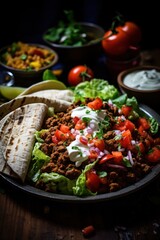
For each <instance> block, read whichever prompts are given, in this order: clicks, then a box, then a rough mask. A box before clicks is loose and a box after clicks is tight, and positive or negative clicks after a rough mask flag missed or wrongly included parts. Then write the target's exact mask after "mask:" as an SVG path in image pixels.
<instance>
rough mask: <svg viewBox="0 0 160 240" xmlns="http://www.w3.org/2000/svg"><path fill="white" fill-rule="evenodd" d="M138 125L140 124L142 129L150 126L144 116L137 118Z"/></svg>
mask: <svg viewBox="0 0 160 240" xmlns="http://www.w3.org/2000/svg"><path fill="white" fill-rule="evenodd" d="M138 125H139V126H142V127H143V129H144V130H148V129H149V128H150V123H149V121H148V120H147V119H146V118H143V117H140V118H139V119H138Z"/></svg>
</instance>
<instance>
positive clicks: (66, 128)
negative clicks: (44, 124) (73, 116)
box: [60, 124, 70, 133]
mask: <svg viewBox="0 0 160 240" xmlns="http://www.w3.org/2000/svg"><path fill="white" fill-rule="evenodd" d="M60 131H61V132H63V133H69V132H70V128H69V127H68V126H66V125H65V124H61V126H60Z"/></svg>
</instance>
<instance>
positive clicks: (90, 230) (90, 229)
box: [82, 225, 95, 237]
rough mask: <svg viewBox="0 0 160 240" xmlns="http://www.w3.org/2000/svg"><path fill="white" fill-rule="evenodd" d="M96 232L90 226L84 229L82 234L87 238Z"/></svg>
mask: <svg viewBox="0 0 160 240" xmlns="http://www.w3.org/2000/svg"><path fill="white" fill-rule="evenodd" d="M94 232H95V229H94V227H93V226H92V225H89V226H87V227H85V228H83V229H82V233H83V235H84V236H85V237H89V236H90V235H92V234H93V233H94Z"/></svg>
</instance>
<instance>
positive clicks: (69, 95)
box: [23, 89, 73, 102]
mask: <svg viewBox="0 0 160 240" xmlns="http://www.w3.org/2000/svg"><path fill="white" fill-rule="evenodd" d="M23 96H36V97H43V98H47V99H50V100H54V99H60V100H64V101H67V102H72V101H73V91H71V90H69V89H65V90H58V89H45V90H41V91H36V92H34V93H30V94H27V95H23Z"/></svg>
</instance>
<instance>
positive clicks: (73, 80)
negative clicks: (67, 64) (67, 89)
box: [68, 65, 94, 86]
mask: <svg viewBox="0 0 160 240" xmlns="http://www.w3.org/2000/svg"><path fill="white" fill-rule="evenodd" d="M93 77H94V72H93V70H92V69H91V68H89V67H87V66H85V65H78V66H75V67H73V68H72V69H71V70H70V71H69V73H68V83H69V84H70V85H71V86H76V85H78V84H79V83H81V82H83V81H89V80H91V79H92V78H93Z"/></svg>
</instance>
